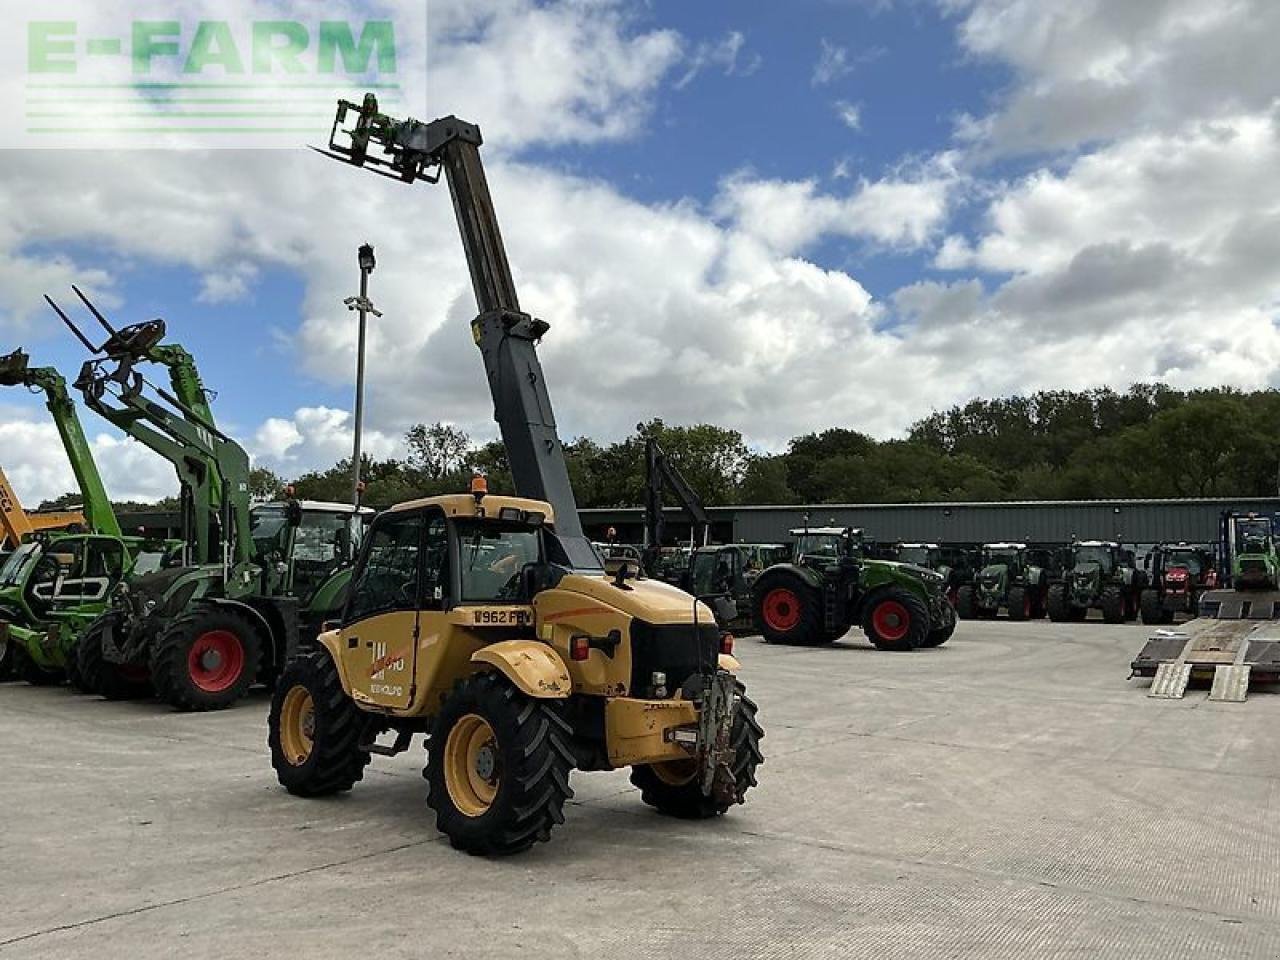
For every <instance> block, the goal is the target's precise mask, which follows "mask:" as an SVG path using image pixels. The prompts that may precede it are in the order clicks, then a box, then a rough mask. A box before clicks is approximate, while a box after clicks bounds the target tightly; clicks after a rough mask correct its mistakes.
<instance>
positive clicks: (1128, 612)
mask: <svg viewBox="0 0 1280 960" xmlns="http://www.w3.org/2000/svg"><path fill="white" fill-rule="evenodd" d="M1141 596H1142V592H1141V591H1140V590H1135V589H1132V588H1130V589H1128V590H1126V591H1125V592H1124V619H1125V623H1133V621H1135V620H1137V619H1138V605H1139V603H1140V602H1141Z"/></svg>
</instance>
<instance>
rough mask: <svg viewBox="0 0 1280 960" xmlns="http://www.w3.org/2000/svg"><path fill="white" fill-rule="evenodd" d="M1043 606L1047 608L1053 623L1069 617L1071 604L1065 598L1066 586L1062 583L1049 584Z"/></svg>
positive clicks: (1065, 620) (1064, 620)
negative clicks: (1047, 594)
mask: <svg viewBox="0 0 1280 960" xmlns="http://www.w3.org/2000/svg"><path fill="white" fill-rule="evenodd" d="M1045 607H1046V608H1047V609H1048V612H1049V619H1050V620H1052V621H1053V622H1054V623H1065V622H1067V621H1068V620H1070V619H1071V604H1070V602H1069V601H1068V600H1067V588H1066V586H1065V585H1064V584H1061V583H1054V584H1050V586H1049V596H1048V598H1047V599H1046V600H1045Z"/></svg>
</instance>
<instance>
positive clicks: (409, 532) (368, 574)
mask: <svg viewBox="0 0 1280 960" xmlns="http://www.w3.org/2000/svg"><path fill="white" fill-rule="evenodd" d="M422 525H423V515H422V514H421V513H403V514H396V513H391V514H386V515H385V518H384V519H382V520H381V521H380V522H379V523H377V524H375V525H374V528H373V531H372V532H371V533H370V535H369V540H368V548H367V553H366V554H365V561H364V563H363V564H361V565H360V566H359V567H358V568H357V569H356V572H355V574H354V575H353V581H352V584H351V593H350V596H349V599H348V600H347V613H346V617H345V618H344V619H345V621H346V622H347V623H351V622H353V621H355V620H361V619H363V618H365V617H371V616H373V615H374V614H379V613H389V612H392V611H396V610H415V609H417V605H418V589H417V586H418V559H419V555H420V553H421V544H422Z"/></svg>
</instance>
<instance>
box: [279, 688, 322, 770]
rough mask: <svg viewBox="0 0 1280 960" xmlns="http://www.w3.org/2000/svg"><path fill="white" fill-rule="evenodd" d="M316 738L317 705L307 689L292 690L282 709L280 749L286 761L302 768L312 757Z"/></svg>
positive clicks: (286, 697) (286, 696) (286, 695)
mask: <svg viewBox="0 0 1280 960" xmlns="http://www.w3.org/2000/svg"><path fill="white" fill-rule="evenodd" d="M315 736H316V704H315V701H314V700H312V699H311V693H310V691H308V690H307V688H306V687H303V686H297V687H294V688H292V689H291V690H290V691H289V692H288V693H287V694H285V698H284V706H282V707H281V708H280V747H281V749H282V750H284V755H285V759H287V760H288V761H289V762H290V763H291V764H293V765H294V766H295V767H300V766H302V765H303V764H304V763H306V762H307V758H309V757H310V756H311V750H312V748H313V747H314V746H315Z"/></svg>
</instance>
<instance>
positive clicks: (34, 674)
mask: <svg viewBox="0 0 1280 960" xmlns="http://www.w3.org/2000/svg"><path fill="white" fill-rule="evenodd" d="M13 670H14V673H16V674H17V675H18V678H19V679H21V680H25V681H26V682H27V683H29V684H31V685H32V686H33V687H56V686H58V684H60V683H62V681H63V680H64V679H65V678H66V676H65V674H64V673H63V672H62V671H61V670H50V669H49V668H48V667H42V666H40V664H38V663H36V662H35V660H33V659H32V657H31V654H29V653H27V651H26V650H25V649H24V648H23V646H22V644H20V643H15V644H13Z"/></svg>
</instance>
